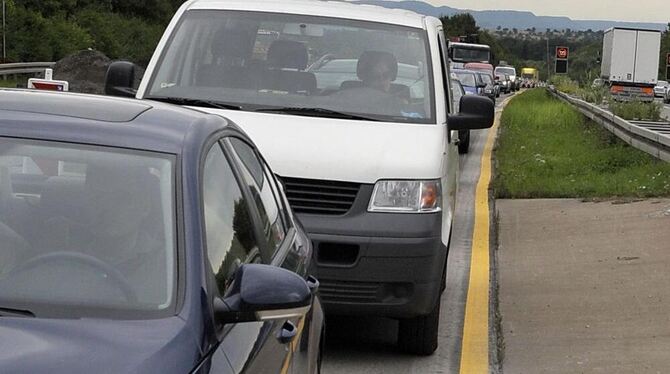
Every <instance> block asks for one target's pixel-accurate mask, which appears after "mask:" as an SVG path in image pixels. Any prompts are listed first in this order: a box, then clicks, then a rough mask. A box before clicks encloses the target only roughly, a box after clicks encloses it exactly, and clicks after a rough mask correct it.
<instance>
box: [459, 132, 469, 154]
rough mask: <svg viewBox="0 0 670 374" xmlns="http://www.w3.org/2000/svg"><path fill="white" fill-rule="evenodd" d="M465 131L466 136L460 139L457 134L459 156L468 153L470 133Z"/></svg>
mask: <svg viewBox="0 0 670 374" xmlns="http://www.w3.org/2000/svg"><path fill="white" fill-rule="evenodd" d="M465 131H467V134H466V135H465V136H464V137H462V138H461V137H460V134H459V142H458V153H459V154H461V155H464V154H466V153H468V152H469V151H470V131H469V130H465Z"/></svg>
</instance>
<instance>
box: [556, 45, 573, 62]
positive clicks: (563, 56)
mask: <svg viewBox="0 0 670 374" xmlns="http://www.w3.org/2000/svg"><path fill="white" fill-rule="evenodd" d="M569 54H570V49H569V48H568V47H556V58H557V59H559V60H567V59H568V55H569Z"/></svg>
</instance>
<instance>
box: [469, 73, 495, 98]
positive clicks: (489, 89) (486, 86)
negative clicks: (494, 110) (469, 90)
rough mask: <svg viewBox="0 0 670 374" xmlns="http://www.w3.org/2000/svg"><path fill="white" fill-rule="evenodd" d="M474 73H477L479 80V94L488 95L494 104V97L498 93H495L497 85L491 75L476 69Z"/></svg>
mask: <svg viewBox="0 0 670 374" xmlns="http://www.w3.org/2000/svg"><path fill="white" fill-rule="evenodd" d="M475 73H476V74H477V76H478V77H479V80H480V82H481V84H480V86H481V87H480V88H479V94H480V95H482V96H486V97H488V98H489V99H491V101H493V103H494V104H495V102H496V97H498V96H499V94H496V88H497V85H496V84H495V81H494V80H493V77H492V76H491V75H489V74H488V73H485V72H481V71H477V72H475Z"/></svg>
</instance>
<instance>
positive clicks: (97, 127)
mask: <svg viewBox="0 0 670 374" xmlns="http://www.w3.org/2000/svg"><path fill="white" fill-rule="evenodd" d="M0 207H2V208H1V209H0V242H1V243H2V245H1V246H0V372H3V373H32V374H39V373H175V374H176V373H180V374H181V373H203V374H204V373H231V374H234V373H240V372H242V371H246V372H250V373H286V372H287V371H288V370H289V369H290V370H293V371H294V372H299V373H318V372H319V365H320V346H321V343H322V339H323V311H322V309H321V304H320V301H319V297H318V295H317V291H318V285H319V284H318V281H317V280H316V279H315V278H313V277H311V276H310V274H311V273H310V272H311V269H313V264H312V259H311V254H312V247H311V244H310V241H309V239H308V238H307V236H306V234H305V232H304V231H303V229H302V227H301V226H300V223H299V222H298V221H297V220H296V218H295V217H294V215H293V213H292V212H291V209H290V208H289V206H288V202H287V200H286V197H285V195H284V189H283V187H282V185H281V184H280V183H278V182H277V180H276V179H275V177H274V174H273V173H272V171H271V170H270V168H269V167H268V165H267V164H266V163H265V161H264V159H263V158H262V157H261V155H260V153H258V151H257V149H256V147H255V146H254V144H253V143H252V142H251V140H250V139H249V138H248V137H247V136H246V135H245V134H244V133H243V132H242V131H241V130H240V129H239V128H238V127H237V126H236V125H235V124H233V123H232V122H230V121H228V120H226V119H224V118H223V117H221V116H217V115H211V114H206V113H203V112H198V111H195V110H190V109H186V108H181V107H178V106H173V105H167V104H164V103H159V102H150V101H139V100H129V99H120V98H108V97H104V96H90V95H79V94H67V93H54V92H43V91H28V90H15V89H14V90H12V89H1V90H0Z"/></svg>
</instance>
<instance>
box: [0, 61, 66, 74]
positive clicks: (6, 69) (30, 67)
mask: <svg viewBox="0 0 670 374" xmlns="http://www.w3.org/2000/svg"><path fill="white" fill-rule="evenodd" d="M54 65H56V63H55V62H19V63H11V64H0V76H6V75H15V74H37V73H43V72H44V70H45V69H47V68H53V67H54Z"/></svg>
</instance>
